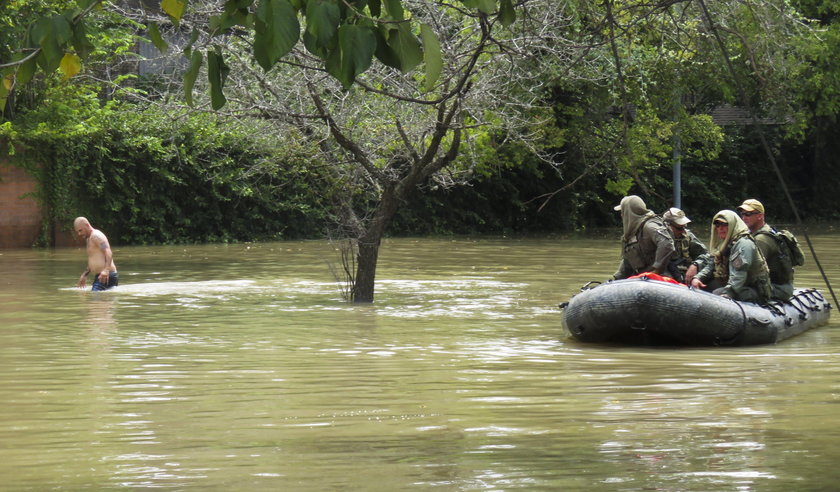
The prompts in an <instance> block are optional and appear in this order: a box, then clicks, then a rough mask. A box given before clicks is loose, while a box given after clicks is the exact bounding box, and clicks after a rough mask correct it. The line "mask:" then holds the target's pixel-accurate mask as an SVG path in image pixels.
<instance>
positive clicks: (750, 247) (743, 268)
mask: <svg viewBox="0 0 840 492" xmlns="http://www.w3.org/2000/svg"><path fill="white" fill-rule="evenodd" d="M710 237H711V239H710V241H709V249H710V250H711V254H712V257H713V258H714V261H712V262H710V263H709V264H707V265H706V266H705V267H703V269H702V270H701V271H700V272H699V273H698V274H697V276H695V277H694V279H693V280H692V281H691V286H692V287H695V288H699V289H704V290H711V291H712V292H713V293H714V294H717V295H723V296H726V297H731V298H732V299H735V300H736V301H749V302H757V303H764V302H767V301H768V299H769V298H770V292H771V289H770V272H769V270H768V269H767V263H766V262H765V261H764V256H762V254H761V251H760V250H759V249H758V246H756V244H755V239H754V238H753V237H752V235H751V234H750V230H749V228H748V227H747V224H745V223H744V221H743V220H741V218H740V217H738V214H736V213H735V212H734V211H732V210H721V211H720V212H718V213H717V214H715V217H714V219H713V221H712V232H711V236H710Z"/></svg>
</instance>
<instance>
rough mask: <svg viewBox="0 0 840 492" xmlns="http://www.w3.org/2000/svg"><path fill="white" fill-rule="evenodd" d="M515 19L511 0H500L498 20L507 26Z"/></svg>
mask: <svg viewBox="0 0 840 492" xmlns="http://www.w3.org/2000/svg"><path fill="white" fill-rule="evenodd" d="M515 20H516V11H515V10H513V2H511V0H501V3H500V4H499V22H501V23H502V25H503V26H505V27H507V26H509V25H511V24H513V23H514V21H515Z"/></svg>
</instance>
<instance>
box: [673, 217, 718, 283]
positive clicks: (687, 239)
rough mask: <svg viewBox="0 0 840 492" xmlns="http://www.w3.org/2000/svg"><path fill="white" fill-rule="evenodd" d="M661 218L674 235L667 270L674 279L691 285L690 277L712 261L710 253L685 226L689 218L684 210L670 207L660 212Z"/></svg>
mask: <svg viewBox="0 0 840 492" xmlns="http://www.w3.org/2000/svg"><path fill="white" fill-rule="evenodd" d="M662 219H663V220H664V221H665V224H666V225H667V226H668V228H669V229H670V230H671V235H672V236H673V237H674V254H673V255H671V261H670V262H669V264H668V272H669V274H670V276H671V277H672V278H674V279H675V280H678V281H680V282H683V283H684V284H686V285H691V279H693V278H694V276H695V275H697V272H699V271H700V270H702V269H703V267H704V266H705V265H706V263H709V262H711V261H712V255H710V254H709V250H708V249H706V245H705V244H703V242H702V241H700V240H699V239H698V238H697V236H695V235H694V233H693V232H691V230H689V229H688V228H687V226H688V223H689V222H691V219H689V218H688V217H686V215H685V212H683V211H682V210H680V209H678V208H676V207H671V208H669V209H668V210H666V211H665V213H664V214H662Z"/></svg>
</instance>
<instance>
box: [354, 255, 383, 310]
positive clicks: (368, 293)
mask: <svg viewBox="0 0 840 492" xmlns="http://www.w3.org/2000/svg"><path fill="white" fill-rule="evenodd" d="M380 242H381V241H380V240H376V241H374V242H362V241H361V240H360V241H359V255H358V257H357V260H356V280H355V283H354V284H353V302H356V303H371V302H373V289H374V284H375V282H376V262H377V261H378V260H379V245H380Z"/></svg>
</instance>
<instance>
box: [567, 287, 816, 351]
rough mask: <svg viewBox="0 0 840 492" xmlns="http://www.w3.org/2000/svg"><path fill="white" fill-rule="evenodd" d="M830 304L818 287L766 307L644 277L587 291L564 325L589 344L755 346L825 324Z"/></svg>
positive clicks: (571, 307)
mask: <svg viewBox="0 0 840 492" xmlns="http://www.w3.org/2000/svg"><path fill="white" fill-rule="evenodd" d="M830 307H831V306H830V304H829V303H828V302H827V301H826V300H825V299H824V298H823V296H822V294H820V292H819V291H817V290H816V289H797V291H796V292H795V293H794V296H793V298H791V300H790V302H787V303H776V302H774V303H771V304H770V305H766V306H761V305H758V304H753V303H749V302H737V301H733V300H732V299H729V298H726V297H721V296H716V295H714V294H711V293H708V292H704V291H700V290H696V289H690V288H688V287H686V286H684V285H677V284H671V283H666V282H659V281H655V280H650V279H647V278H638V279H627V280H616V281H612V282H607V283H605V284H601V285H598V286H597V287H594V288H591V289H585V290H583V291H582V292H581V293H580V294H577V295H576V296H574V297H573V298H572V299H571V300H570V301H569V302H568V303H567V304H566V305H565V307H564V310H563V325H564V328H565V329H566V331H567V332H568V333H570V334H571V335H572V336H573V337H574V338H576V339H578V340H580V341H584V342H635V343H654V342H664V343H675V344H680V345H755V344H763V343H775V342H778V341H780V340H784V339H785V338H789V337H791V336H793V335H796V334H798V333H801V332H803V331H805V330H807V329H810V328H813V327H815V326H820V325H822V324H825V323H826V322H828V318H829V309H830Z"/></svg>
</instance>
